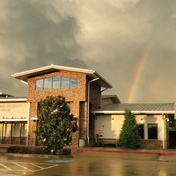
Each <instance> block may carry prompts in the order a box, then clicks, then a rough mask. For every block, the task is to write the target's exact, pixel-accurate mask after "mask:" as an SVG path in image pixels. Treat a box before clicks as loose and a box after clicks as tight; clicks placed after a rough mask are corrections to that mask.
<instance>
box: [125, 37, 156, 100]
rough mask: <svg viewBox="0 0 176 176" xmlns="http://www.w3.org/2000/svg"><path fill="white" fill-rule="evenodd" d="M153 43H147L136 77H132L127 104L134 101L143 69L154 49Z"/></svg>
mask: <svg viewBox="0 0 176 176" xmlns="http://www.w3.org/2000/svg"><path fill="white" fill-rule="evenodd" d="M152 43H153V42H151V40H149V42H148V43H147V46H146V47H145V50H144V52H143V54H142V57H141V58H140V59H139V63H138V65H137V67H136V69H135V72H134V75H133V77H132V82H131V84H130V89H129V91H128V95H127V98H126V102H127V103H131V102H132V101H133V100H134V97H135V92H136V88H137V86H138V83H139V80H140V76H141V75H142V70H143V67H144V65H145V62H146V60H147V58H148V55H149V53H150V50H151V48H152Z"/></svg>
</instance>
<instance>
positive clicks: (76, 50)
mask: <svg viewBox="0 0 176 176" xmlns="http://www.w3.org/2000/svg"><path fill="white" fill-rule="evenodd" d="M0 11H1V13H0V62H1V69H0V73H1V76H0V92H4V93H8V94H13V95H15V96H26V95H27V87H26V85H25V84H23V83H21V82H20V81H18V80H16V79H14V78H12V76H11V75H12V74H14V73H17V72H21V71H25V70H29V69H33V68H38V67H42V66H46V65H50V64H52V63H53V64H56V65H62V66H71V67H79V68H88V69H92V70H95V71H97V72H98V73H99V74H100V75H101V76H103V77H104V78H105V79H106V80H107V81H108V82H109V83H110V84H111V85H112V86H113V88H112V89H111V90H108V91H105V92H104V94H117V96H118V97H119V99H120V100H121V101H122V102H124V103H125V102H132V103H137V102H144V103H145V102H175V101H176V79H175V75H176V30H175V29H176V1H173V0H167V1H166V0H89V1H82V0H50V1H48V0H42V1H41V0H28V1H24V0H1V1H0Z"/></svg>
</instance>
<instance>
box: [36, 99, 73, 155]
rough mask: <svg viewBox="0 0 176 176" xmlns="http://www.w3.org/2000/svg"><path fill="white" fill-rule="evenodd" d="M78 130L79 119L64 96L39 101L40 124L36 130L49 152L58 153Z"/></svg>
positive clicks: (37, 135) (40, 142) (40, 140)
mask: <svg viewBox="0 0 176 176" xmlns="http://www.w3.org/2000/svg"><path fill="white" fill-rule="evenodd" d="M76 131H77V121H76V118H75V117H74V116H73V114H70V108H69V106H68V104H67V102H66V101H65V98H64V97H62V96H57V97H53V96H48V97H46V99H44V100H41V101H40V102H39V110H38V126H37V129H36V131H35V134H36V137H37V139H38V142H39V145H42V146H43V147H44V149H45V151H46V152H47V153H51V154H57V152H58V150H59V149H62V148H63V146H64V145H68V144H70V142H71V141H72V132H76Z"/></svg>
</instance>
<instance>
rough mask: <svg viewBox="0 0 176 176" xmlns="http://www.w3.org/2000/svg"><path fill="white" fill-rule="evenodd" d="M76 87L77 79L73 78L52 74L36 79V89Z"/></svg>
mask: <svg viewBox="0 0 176 176" xmlns="http://www.w3.org/2000/svg"><path fill="white" fill-rule="evenodd" d="M77 87H78V80H77V79H75V78H67V77H60V76H54V77H50V78H45V79H40V80H36V90H43V89H45V90H50V89H75V88H77Z"/></svg>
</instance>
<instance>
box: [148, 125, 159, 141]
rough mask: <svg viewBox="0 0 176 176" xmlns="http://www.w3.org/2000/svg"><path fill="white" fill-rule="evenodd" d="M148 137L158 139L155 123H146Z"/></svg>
mask: <svg viewBox="0 0 176 176" xmlns="http://www.w3.org/2000/svg"><path fill="white" fill-rule="evenodd" d="M148 139H158V126H157V124H148Z"/></svg>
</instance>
